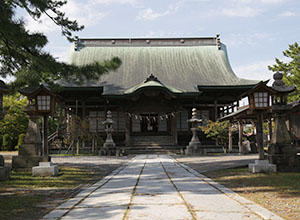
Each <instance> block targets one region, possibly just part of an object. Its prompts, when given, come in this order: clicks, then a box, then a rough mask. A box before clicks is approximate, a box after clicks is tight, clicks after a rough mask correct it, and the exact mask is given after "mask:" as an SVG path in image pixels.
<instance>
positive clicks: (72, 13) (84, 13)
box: [62, 0, 107, 26]
mask: <svg viewBox="0 0 300 220" xmlns="http://www.w3.org/2000/svg"><path fill="white" fill-rule="evenodd" d="M62 10H63V11H65V12H66V15H67V17H69V18H70V19H74V20H77V21H78V23H79V24H80V25H85V26H92V25H95V24H97V23H99V22H100V21H101V20H102V19H103V18H104V17H105V16H106V15H107V13H104V12H101V11H100V10H99V8H98V7H95V6H94V5H93V4H90V2H88V3H83V4H82V3H78V2H76V1H74V0H72V1H70V0H69V1H68V3H67V4H66V5H65V6H64V7H63V8H62Z"/></svg>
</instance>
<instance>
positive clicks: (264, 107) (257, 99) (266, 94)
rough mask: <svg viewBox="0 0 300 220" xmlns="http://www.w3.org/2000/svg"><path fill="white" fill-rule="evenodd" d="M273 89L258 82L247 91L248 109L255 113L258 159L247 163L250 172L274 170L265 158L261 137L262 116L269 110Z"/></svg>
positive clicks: (274, 166) (274, 167)
mask: <svg viewBox="0 0 300 220" xmlns="http://www.w3.org/2000/svg"><path fill="white" fill-rule="evenodd" d="M274 93H275V91H274V90H273V89H272V88H270V87H268V86H267V85H266V84H265V83H264V82H260V83H258V84H257V85H256V86H255V87H254V88H252V89H251V90H249V91H248V99H249V110H250V112H251V113H254V114H255V115H256V117H257V118H256V123H255V124H256V140H257V148H258V153H259V159H258V160H255V163H254V164H249V171H250V172H252V173H261V172H276V165H274V164H270V163H269V161H268V160H267V159H266V158H265V153H264V139H263V122H264V119H263V116H264V113H267V112H270V107H271V106H270V97H271V95H273V94H274Z"/></svg>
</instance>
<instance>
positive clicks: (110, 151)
mask: <svg viewBox="0 0 300 220" xmlns="http://www.w3.org/2000/svg"><path fill="white" fill-rule="evenodd" d="M102 123H103V124H104V126H105V131H106V140H105V143H104V144H103V150H104V152H102V153H101V154H104V155H108V156H110V155H115V154H116V144H115V143H114V140H113V139H112V132H113V130H114V129H113V127H112V125H113V123H114V121H113V120H112V115H111V111H108V112H107V116H106V120H105V121H103V122H102Z"/></svg>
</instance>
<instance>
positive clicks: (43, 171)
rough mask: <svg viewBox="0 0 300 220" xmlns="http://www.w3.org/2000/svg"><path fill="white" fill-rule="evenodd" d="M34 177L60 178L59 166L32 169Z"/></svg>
mask: <svg viewBox="0 0 300 220" xmlns="http://www.w3.org/2000/svg"><path fill="white" fill-rule="evenodd" d="M32 176H58V166H57V165H53V166H36V167H32Z"/></svg>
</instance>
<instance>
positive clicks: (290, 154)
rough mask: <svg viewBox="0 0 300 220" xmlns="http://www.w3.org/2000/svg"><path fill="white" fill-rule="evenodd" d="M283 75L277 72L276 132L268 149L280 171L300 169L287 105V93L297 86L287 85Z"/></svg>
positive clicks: (273, 86) (274, 101) (269, 155)
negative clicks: (289, 126)
mask: <svg viewBox="0 0 300 220" xmlns="http://www.w3.org/2000/svg"><path fill="white" fill-rule="evenodd" d="M282 77H283V75H282V74H281V73H278V72H277V73H275V74H274V76H273V78H274V80H275V81H274V83H273V85H272V88H273V90H275V91H276V93H275V94H274V96H273V105H272V114H273V117H274V121H275V127H274V133H273V136H272V140H271V145H270V147H269V150H268V159H269V161H270V162H271V163H274V164H276V165H277V170H278V171H296V172H299V171H300V156H297V148H296V146H295V145H292V141H291V137H290V133H289V131H288V129H287V126H286V119H287V112H288V111H290V110H291V108H292V107H291V106H289V105H287V95H288V94H289V93H290V92H293V91H294V90H295V89H296V88H295V86H287V85H285V83H284V82H283V81H282Z"/></svg>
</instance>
